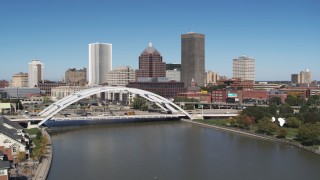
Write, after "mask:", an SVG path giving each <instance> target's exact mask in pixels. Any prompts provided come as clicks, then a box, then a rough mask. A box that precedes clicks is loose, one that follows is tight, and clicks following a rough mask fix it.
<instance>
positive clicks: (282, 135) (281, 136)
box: [277, 128, 288, 138]
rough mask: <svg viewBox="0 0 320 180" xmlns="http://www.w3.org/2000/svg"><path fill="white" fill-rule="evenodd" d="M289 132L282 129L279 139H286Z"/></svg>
mask: <svg viewBox="0 0 320 180" xmlns="http://www.w3.org/2000/svg"><path fill="white" fill-rule="evenodd" d="M287 134H288V133H287V131H286V130H285V129H283V128H280V130H279V131H278V134H277V138H285V137H286V136H287Z"/></svg>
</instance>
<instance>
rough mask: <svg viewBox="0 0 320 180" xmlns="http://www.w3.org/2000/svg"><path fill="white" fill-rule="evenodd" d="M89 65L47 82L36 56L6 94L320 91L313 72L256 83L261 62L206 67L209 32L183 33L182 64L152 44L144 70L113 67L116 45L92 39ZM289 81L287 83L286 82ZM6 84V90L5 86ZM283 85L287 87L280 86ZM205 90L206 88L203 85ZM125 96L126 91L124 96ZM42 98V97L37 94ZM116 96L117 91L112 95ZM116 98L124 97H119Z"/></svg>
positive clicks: (251, 97)
mask: <svg viewBox="0 0 320 180" xmlns="http://www.w3.org/2000/svg"><path fill="white" fill-rule="evenodd" d="M88 52H89V53H88V54H89V56H88V69H87V68H83V69H79V70H78V69H75V68H72V67H71V68H69V69H67V70H66V71H65V74H64V78H63V79H62V80H61V81H59V82H55V81H50V80H45V77H44V71H45V68H44V63H43V62H41V61H40V60H32V61H31V62H30V63H29V64H28V73H23V72H19V73H17V74H14V75H13V76H12V80H11V82H10V83H9V82H5V81H1V85H2V88H1V89H0V95H1V97H3V98H4V97H11V98H20V99H28V98H29V100H25V101H26V102H30V99H31V98H33V99H35V101H39V102H41V101H43V98H44V97H45V96H47V97H49V98H50V99H51V100H53V101H56V100H59V99H61V98H63V97H65V96H67V95H70V94H72V93H75V92H78V91H82V90H84V89H87V88H90V87H96V86H126V87H132V88H139V89H143V90H147V91H151V92H154V93H157V94H159V95H161V96H163V97H166V98H169V99H171V98H175V97H177V96H181V97H186V98H196V99H199V100H200V101H202V102H210V103H214V102H230V103H251V102H253V103H257V102H258V103H265V102H267V101H268V98H270V97H272V96H281V98H282V99H284V98H285V96H286V95H287V94H288V93H292V92H295V93H298V94H299V95H301V97H303V98H308V96H310V95H314V94H320V93H319V92H320V90H319V87H318V85H317V83H316V82H312V81H311V72H310V71H309V70H305V71H301V72H300V74H292V75H291V82H285V83H270V82H256V81H255V80H256V79H255V74H256V71H255V66H256V60H255V59H254V58H252V57H247V56H240V57H238V58H234V59H233V60H232V62H233V63H232V69H233V76H232V77H231V78H227V77H225V76H221V75H219V74H218V73H217V72H214V71H212V70H207V71H206V68H205V35H204V34H199V33H194V32H190V33H186V34H182V35H181V63H180V64H172V63H166V61H165V60H164V58H163V56H162V54H161V53H160V51H159V50H158V49H156V48H155V47H154V45H153V44H152V43H150V44H148V45H147V47H146V48H145V49H144V50H143V51H142V52H141V53H140V55H138V54H137V63H138V69H136V70H135V69H133V68H131V67H129V66H126V65H124V66H120V67H115V68H113V67H112V44H111V43H92V44H89V46H88ZM284 84H285V86H284ZM205 86H207V87H209V86H221V87H224V88H220V89H218V90H215V91H210V92H208V91H201V90H200V87H205ZM4 87H6V88H4ZM280 87H282V88H280ZM203 89H205V88H203ZM120 96H121V95H120ZM35 97H37V98H35ZM112 97H113V98H114V95H112ZM115 99H116V100H123V98H121V97H116V98H115Z"/></svg>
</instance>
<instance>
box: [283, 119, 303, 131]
mask: <svg viewBox="0 0 320 180" xmlns="http://www.w3.org/2000/svg"><path fill="white" fill-rule="evenodd" d="M285 125H286V126H287V127H291V128H299V127H300V125H301V121H300V120H299V119H298V118H296V117H288V118H287V119H286V124H285Z"/></svg>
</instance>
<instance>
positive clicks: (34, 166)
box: [18, 128, 53, 180]
mask: <svg viewBox="0 0 320 180" xmlns="http://www.w3.org/2000/svg"><path fill="white" fill-rule="evenodd" d="M24 131H26V132H27V133H28V134H29V135H30V136H31V138H32V142H33V144H34V148H33V150H32V153H31V158H30V160H24V161H21V163H23V164H29V166H28V168H31V169H29V170H24V171H22V170H21V171H19V172H20V173H19V174H18V177H30V178H31V179H37V180H42V179H43V180H45V179H46V178H47V176H48V174H49V171H50V166H51V163H52V153H53V152H52V146H51V137H50V135H49V133H48V132H47V129H45V128H40V129H39V128H32V129H24ZM19 168H21V167H19Z"/></svg>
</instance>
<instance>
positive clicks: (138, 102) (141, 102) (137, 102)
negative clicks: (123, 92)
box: [132, 97, 147, 110]
mask: <svg viewBox="0 0 320 180" xmlns="http://www.w3.org/2000/svg"><path fill="white" fill-rule="evenodd" d="M145 106H147V101H146V100H145V99H144V98H142V97H134V98H133V103H132V108H133V109H140V110H142V109H144V108H145Z"/></svg>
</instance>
